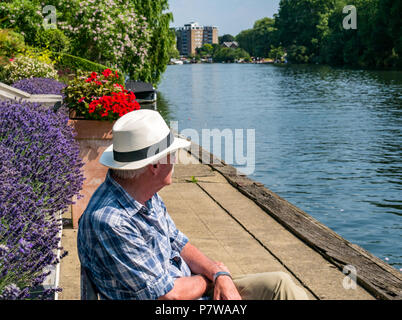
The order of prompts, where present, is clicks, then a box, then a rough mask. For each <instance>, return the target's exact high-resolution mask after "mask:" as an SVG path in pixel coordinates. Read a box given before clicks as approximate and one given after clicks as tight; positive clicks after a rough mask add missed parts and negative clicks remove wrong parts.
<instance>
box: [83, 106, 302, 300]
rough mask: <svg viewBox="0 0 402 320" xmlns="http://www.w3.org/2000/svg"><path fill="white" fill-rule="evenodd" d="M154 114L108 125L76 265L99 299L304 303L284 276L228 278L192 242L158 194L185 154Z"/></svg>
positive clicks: (141, 113)
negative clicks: (103, 172)
mask: <svg viewBox="0 0 402 320" xmlns="http://www.w3.org/2000/svg"><path fill="white" fill-rule="evenodd" d="M189 145H190V143H189V142H188V141H186V140H183V139H179V138H175V137H174V136H173V135H172V134H171V132H170V130H169V128H168V126H167V125H166V123H165V121H164V120H163V118H162V117H161V116H160V114H159V113H158V112H156V111H151V110H139V111H133V112H130V113H128V114H126V115H124V116H123V117H121V118H120V119H119V120H117V121H116V123H115V125H114V126H113V145H111V146H110V147H109V148H107V149H106V150H105V152H104V153H103V154H102V157H101V159H100V162H101V163H102V164H103V165H105V166H107V167H109V168H110V169H109V171H108V173H107V176H106V179H105V181H104V182H103V184H102V185H101V186H99V188H98V189H97V190H96V191H95V193H94V194H93V196H92V198H91V200H90V202H89V204H88V207H87V208H86V210H85V212H84V213H83V215H82V216H81V218H80V220H79V229H78V253H79V258H80V261H81V265H82V266H83V267H84V268H85V270H86V271H87V273H88V276H89V277H90V279H91V280H92V282H93V283H94V285H95V286H96V288H97V290H98V291H99V293H100V297H101V298H103V299H169V300H170V299H186V300H189V299H200V298H201V299H203V298H213V299H242V298H243V299H307V295H306V293H305V292H304V290H303V289H302V288H300V287H298V286H296V285H295V284H294V283H293V282H292V280H291V278H290V276H288V275H287V274H285V273H283V272H271V273H262V274H255V275H246V276H243V277H239V278H234V279H232V276H231V274H230V272H229V270H228V269H227V267H226V266H225V265H224V264H223V263H221V262H216V261H212V260H211V259H210V258H208V257H207V256H205V255H204V254H203V253H202V252H201V251H200V250H198V249H197V248H196V247H195V246H193V245H192V244H191V243H189V240H188V238H187V237H186V236H185V235H184V234H183V233H182V232H180V231H179V230H178V229H177V228H176V226H175V224H174V222H173V220H172V219H171V217H170V216H169V214H168V212H167V210H166V207H165V205H164V203H163V200H162V199H161V197H160V196H159V195H158V193H157V192H158V191H159V190H160V189H162V188H163V187H164V186H166V185H169V184H171V183H172V174H173V166H174V162H175V153H176V151H177V150H178V149H180V148H185V147H188V146H189Z"/></svg>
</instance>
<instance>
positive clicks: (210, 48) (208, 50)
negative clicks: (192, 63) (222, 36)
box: [195, 43, 220, 58]
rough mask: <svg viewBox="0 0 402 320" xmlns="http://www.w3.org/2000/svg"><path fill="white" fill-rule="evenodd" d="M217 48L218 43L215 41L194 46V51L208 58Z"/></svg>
mask: <svg viewBox="0 0 402 320" xmlns="http://www.w3.org/2000/svg"><path fill="white" fill-rule="evenodd" d="M219 48H220V47H219V45H218V44H216V43H214V44H210V43H205V44H204V45H203V46H202V47H201V48H196V49H195V51H196V53H197V55H199V56H201V57H203V58H209V57H212V56H213V55H214V54H215V53H216V52H217V51H218V50H219Z"/></svg>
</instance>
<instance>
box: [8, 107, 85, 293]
mask: <svg viewBox="0 0 402 320" xmlns="http://www.w3.org/2000/svg"><path fill="white" fill-rule="evenodd" d="M67 121H68V116H67V112H66V110H65V109H60V110H59V111H58V112H57V113H55V112H53V111H52V110H51V109H44V108H43V106H40V105H38V104H30V103H21V102H15V101H3V102H0V186H1V187H0V299H26V298H29V297H30V292H31V291H32V290H33V288H35V287H36V286H38V285H40V284H41V283H42V282H43V281H44V279H45V277H46V273H45V272H44V268H45V267H46V266H49V265H51V264H55V263H57V262H58V259H57V256H56V250H57V249H58V248H59V240H60V237H59V230H60V227H61V221H60V219H57V218H56V214H57V213H58V212H59V211H65V210H66V209H67V207H68V205H70V204H71V203H72V200H71V199H72V197H73V196H76V195H79V192H80V190H81V188H82V183H83V179H84V178H83V175H82V173H81V167H82V165H83V163H82V161H81V160H80V158H79V146H78V144H77V143H76V142H75V141H74V132H73V129H72V128H71V127H69V126H68V125H67ZM62 256H64V254H62ZM16 274H17V275H18V278H17V279H16V276H15V275H16ZM54 291H55V290H54V289H52V290H50V291H46V292H44V293H43V294H42V295H41V296H40V297H41V298H43V299H45V298H46V296H48V295H49V294H52V293H54Z"/></svg>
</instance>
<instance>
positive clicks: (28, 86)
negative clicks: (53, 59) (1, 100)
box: [11, 78, 67, 99]
mask: <svg viewBox="0 0 402 320" xmlns="http://www.w3.org/2000/svg"><path fill="white" fill-rule="evenodd" d="M11 86H12V87H14V88H16V89H20V90H23V91H25V92H28V93H30V94H58V95H61V96H63V99H64V97H65V96H64V94H63V93H62V90H63V89H64V88H65V87H66V86H67V85H65V84H64V83H62V82H59V81H57V80H54V79H48V78H27V79H22V80H19V81H17V82H15V83H14V84H13V85H11Z"/></svg>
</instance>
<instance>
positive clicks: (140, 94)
mask: <svg viewBox="0 0 402 320" xmlns="http://www.w3.org/2000/svg"><path fill="white" fill-rule="evenodd" d="M126 89H127V90H128V91H132V92H134V94H135V97H136V98H137V99H136V100H137V101H138V103H139V104H140V106H141V108H142V109H152V110H156V103H157V91H156V89H155V88H154V86H153V85H152V84H151V83H147V82H142V81H134V80H127V81H126Z"/></svg>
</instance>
